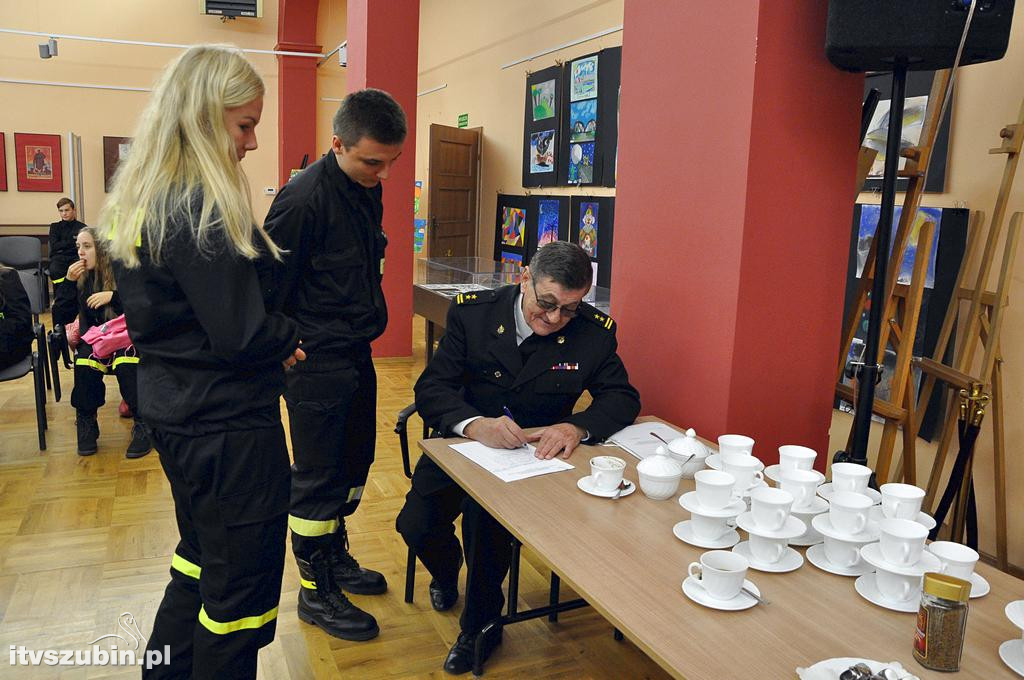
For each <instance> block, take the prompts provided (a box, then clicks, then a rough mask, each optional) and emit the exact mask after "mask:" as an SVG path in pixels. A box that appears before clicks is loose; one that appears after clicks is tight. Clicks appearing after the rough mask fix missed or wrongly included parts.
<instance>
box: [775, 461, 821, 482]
mask: <svg viewBox="0 0 1024 680" xmlns="http://www.w3.org/2000/svg"><path fill="white" fill-rule="evenodd" d="M809 472H818V471H817V470H810V471H809ZM764 476H765V477H767V478H768V479H770V480H772V481H773V482H775V483H778V482H780V481H781V480H782V465H780V464H779V463H776V464H775V465H769V466H768V467H766V468H765V469H764ZM818 476H819V477H821V481H822V482H824V481H825V475H823V474H821V473H820V472H818Z"/></svg>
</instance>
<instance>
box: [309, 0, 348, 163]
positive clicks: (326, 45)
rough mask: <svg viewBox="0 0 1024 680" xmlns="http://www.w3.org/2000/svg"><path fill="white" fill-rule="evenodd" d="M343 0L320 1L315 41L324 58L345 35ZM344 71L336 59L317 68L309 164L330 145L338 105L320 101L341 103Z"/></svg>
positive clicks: (343, 92) (344, 88)
mask: <svg viewBox="0 0 1024 680" xmlns="http://www.w3.org/2000/svg"><path fill="white" fill-rule="evenodd" d="M347 6H348V3H347V2H346V1H345V0H320V3H319V12H318V15H317V22H316V40H317V42H318V43H319V44H320V45H321V46H322V47H323V50H322V51H323V53H324V54H327V53H328V52H330V51H331V50H333V49H334V48H335V47H337V46H338V45H339V44H340V43H341V42H342V41H343V40H344V39H345V36H346V35H347V34H348V30H347V27H346V24H345V22H346V20H347V18H348V14H347V12H346V8H347ZM345 74H346V71H345V69H344V68H342V67H341V66H339V65H338V56H337V55H334V56H332V57H331V58H330V59H329V60H327V61H326V62H324V63H323V64H322V65H321V66H319V67H318V68H317V72H316V87H317V102H316V150H317V157H316V158H310V159H309V162H310V163H312V162H313V161H315V160H316V159H317V158H319V157H320V156H319V154H322V153H324V152H325V151H327V149H328V147H330V145H331V121H332V120H333V119H334V112H335V111H337V110H338V102H336V101H326V102H325V101H324V98H325V97H326V98H330V99H342V98H343V97H344V96H345V95H346V94H348V88H347V85H346V78H345Z"/></svg>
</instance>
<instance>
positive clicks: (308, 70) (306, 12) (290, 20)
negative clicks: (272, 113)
mask: <svg viewBox="0 0 1024 680" xmlns="http://www.w3.org/2000/svg"><path fill="white" fill-rule="evenodd" d="M317 2H318V0H278V22H277V46H276V47H275V48H274V49H275V50H287V51H290V52H320V51H321V50H320V45H317V44H316V12H317ZM316 64H317V60H316V59H313V58H311V57H282V56H279V57H278V58H277V75H278V91H277V113H278V138H277V151H278V153H277V181H278V184H280V185H282V186H283V185H284V183H285V182H287V181H288V176H289V173H290V172H291V170H292V168H298V167H299V166H300V165H301V163H302V157H303V155H305V154H309V162H310V163H312V162H313V161H315V160H316V159H317V158H319V157H320V153H317V139H316ZM321 143H322V144H324V148H325V149H326V142H321ZM321 153H322V152H321Z"/></svg>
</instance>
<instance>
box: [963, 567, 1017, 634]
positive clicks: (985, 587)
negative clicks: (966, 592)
mask: <svg viewBox="0 0 1024 680" xmlns="http://www.w3.org/2000/svg"><path fill="white" fill-rule="evenodd" d="M969 580H970V582H971V599H972V600H973V599H974V598H976V597H985V596H986V595H988V594H989V591H991V590H992V586H990V585H989V583H988V581H986V580H985V577H984V576H982V575H981V574H979V573H978V572H976V571H975V572H973V573H972V574H971V578H970V579H969ZM1010 604H1013V603H1012V602H1011V603H1010ZM1009 606H1010V605H1007V607H1009ZM1010 620H1011V621H1012V620H1013V619H1010ZM1022 623H1024V620H1022ZM1020 627H1021V628H1024V625H1021V626H1020Z"/></svg>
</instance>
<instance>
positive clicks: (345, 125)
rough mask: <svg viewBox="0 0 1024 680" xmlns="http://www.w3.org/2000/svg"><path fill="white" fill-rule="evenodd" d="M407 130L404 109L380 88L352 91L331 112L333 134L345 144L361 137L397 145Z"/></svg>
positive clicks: (352, 143)
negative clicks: (332, 114)
mask: <svg viewBox="0 0 1024 680" xmlns="http://www.w3.org/2000/svg"><path fill="white" fill-rule="evenodd" d="M407 131H408V129H407V125H406V120H405V112H404V111H402V107H401V106H399V105H398V102H396V101H395V100H394V98H393V97H392V96H391V95H390V94H388V93H387V92H385V91H384V90H375V89H373V88H367V89H365V90H359V91H358V92H353V93H351V94H349V95H348V96H347V97H345V99H343V100H342V102H341V106H339V107H338V112H337V113H335V114H334V134H335V135H336V136H337V137H338V139H340V140H341V143H342V144H344V145H345V146H346V147H350V146H355V145H356V144H358V143H359V140H360V139H362V138H363V137H369V138H370V139H372V140H374V141H376V142H379V143H380V144H387V145H392V144H401V143H402V142H404V141H405V135H406V133H407Z"/></svg>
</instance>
